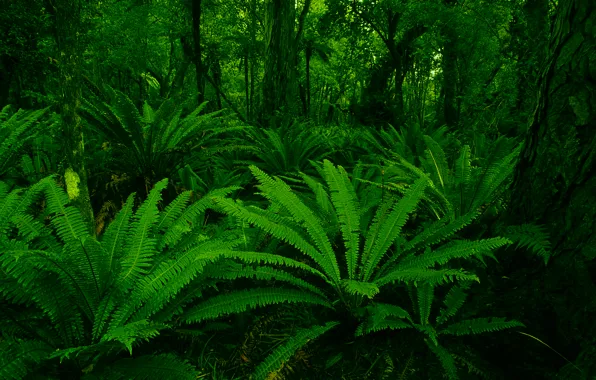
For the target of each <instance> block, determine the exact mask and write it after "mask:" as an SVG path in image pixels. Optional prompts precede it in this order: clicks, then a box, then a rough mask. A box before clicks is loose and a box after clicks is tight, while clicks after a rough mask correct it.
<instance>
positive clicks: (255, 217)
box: [184, 161, 520, 378]
mask: <svg viewBox="0 0 596 380" xmlns="http://www.w3.org/2000/svg"><path fill="white" fill-rule="evenodd" d="M251 170H252V172H253V174H254V175H255V177H256V178H257V179H258V181H259V184H260V185H259V189H260V192H261V195H262V196H264V197H265V198H266V199H267V200H268V201H269V202H270V206H269V207H268V208H266V209H262V208H259V207H256V206H245V205H243V204H241V203H239V202H235V201H233V200H230V199H227V198H223V197H215V198H214V200H215V202H216V204H217V208H218V209H220V210H222V211H224V212H225V213H227V214H228V215H230V216H232V217H235V218H237V219H239V220H242V221H245V222H247V223H250V224H252V225H254V226H256V227H257V228H258V229H259V230H262V231H265V232H266V233H268V234H270V235H271V236H272V237H273V238H275V239H277V240H278V241H281V242H284V243H286V244H288V245H290V246H292V247H293V248H295V250H296V251H298V252H299V253H300V254H301V255H302V258H297V259H291V258H289V257H287V255H286V256H282V255H279V254H274V253H264V252H255V251H242V252H237V253H235V254H234V255H235V258H236V259H237V261H238V262H239V265H238V267H236V268H229V271H228V274H226V276H227V277H229V278H236V277H254V278H257V279H274V280H276V281H278V282H279V283H280V284H286V285H287V286H285V287H284V286H278V287H276V288H271V289H253V290H243V291H235V292H231V293H229V294H225V295H220V296H216V297H214V298H212V299H210V300H209V301H208V302H207V303H206V305H205V306H203V307H200V308H197V309H194V310H191V311H190V312H188V313H187V314H186V315H185V316H184V317H185V318H186V319H187V320H189V321H199V320H204V319H207V318H214V317H217V316H219V315H221V314H222V313H232V312H239V311H241V310H245V309H247V308H250V307H254V306H258V305H267V304H271V303H280V302H284V301H286V302H287V301H292V302H306V303H310V304H315V305H321V306H324V307H326V308H328V309H330V310H332V314H333V313H338V312H339V313H348V314H351V315H353V316H354V317H356V318H358V319H359V320H360V321H361V325H360V327H359V328H358V330H356V331H355V333H356V335H361V334H365V333H369V332H374V331H378V330H382V329H396V328H405V327H413V328H416V329H418V330H419V331H421V332H422V333H423V334H424V335H425V336H427V337H429V338H430V342H431V343H432V344H431V346H430V347H431V349H432V350H433V352H435V353H437V356H438V357H439V358H440V359H441V362H442V363H443V365H444V367H445V368H446V370H447V369H448V370H449V371H450V374H451V377H452V378H455V372H454V370H453V366H448V365H447V364H448V363H446V362H445V361H446V360H449V359H448V358H449V354H448V353H447V351H445V350H444V349H443V348H441V346H440V345H439V339H438V335H439V333H445V334H448V333H451V332H453V333H454V334H456V335H457V334H463V332H465V331H468V332H469V333H478V332H483V331H492V330H499V329H502V328H508V327H514V326H519V325H520V324H519V323H517V322H505V321H503V320H500V319H496V320H488V319H487V320H468V321H462V322H460V325H458V324H455V325H453V326H451V325H450V326H449V327H446V328H442V330H439V327H440V325H441V324H442V323H444V322H445V321H446V319H447V317H451V316H453V315H454V314H455V312H456V311H457V309H458V308H459V307H460V306H461V305H460V303H459V301H457V302H455V301H454V302H451V301H450V303H449V305H448V307H447V309H448V311H446V312H444V313H447V314H444V313H443V314H441V315H442V317H441V318H440V320H439V321H438V322H437V326H436V327H433V326H432V325H430V324H429V315H430V312H431V304H432V294H433V289H435V288H437V287H439V286H441V285H444V284H447V283H452V282H456V281H463V282H469V281H476V280H478V278H477V277H476V276H475V275H474V274H473V273H470V272H467V271H465V270H464V269H462V268H461V267H458V266H457V265H451V263H452V262H453V261H454V260H456V259H459V260H462V259H469V258H473V257H482V256H483V255H487V254H490V252H491V251H493V250H494V249H496V248H499V247H502V246H505V245H507V244H508V243H509V241H508V240H507V239H504V238H491V239H483V240H476V241H466V240H452V241H450V242H447V243H445V241H446V240H448V239H453V238H454V237H456V235H455V234H456V233H457V232H458V231H459V230H461V229H462V228H463V227H464V226H466V225H467V224H469V223H470V222H471V220H473V219H474V218H475V217H476V215H477V213H472V214H464V215H462V216H460V217H457V218H454V219H448V218H444V219H441V220H439V221H438V222H436V223H434V224H431V225H430V226H428V227H427V228H425V229H424V230H423V231H422V232H421V233H419V234H418V235H416V236H414V237H413V238H411V239H407V238H406V237H405V235H404V233H403V232H404V226H405V224H406V222H407V220H408V218H409V215H410V214H411V213H412V212H413V211H415V210H416V208H417V205H418V204H419V202H420V200H421V199H422V198H423V197H424V195H425V190H426V189H427V188H428V187H429V182H430V181H429V179H428V177H426V176H423V177H421V178H419V179H418V180H417V181H416V182H415V183H414V184H413V185H412V186H411V187H410V188H409V189H408V190H407V191H406V192H405V193H404V195H403V197H401V198H394V197H387V198H386V199H384V200H383V201H381V202H380V203H378V204H376V205H375V204H372V205H371V204H366V203H364V204H363V203H361V202H360V200H359V199H358V197H357V195H356V192H355V191H354V185H353V183H352V181H351V180H350V178H349V176H348V173H347V172H346V171H345V170H344V169H343V168H342V167H341V166H338V167H336V166H334V165H333V164H332V163H331V162H329V161H325V162H324V165H323V178H324V180H323V182H322V183H320V182H317V181H316V180H314V179H312V178H310V177H308V176H306V175H303V177H304V180H305V181H306V182H307V183H309V185H310V186H311V187H312V189H313V190H314V194H313V195H314V203H310V205H307V204H306V203H305V202H304V201H303V200H302V199H301V197H299V196H298V195H297V194H296V193H295V192H294V191H293V190H292V189H291V188H290V187H289V186H288V185H287V184H286V183H285V182H283V181H282V180H281V179H279V178H272V177H270V176H268V175H267V174H265V173H264V172H263V171H261V170H260V169H258V168H256V167H254V166H253V167H251ZM336 236H340V237H341V242H339V243H338V242H336ZM253 264H259V265H258V266H254V265H253ZM295 270H299V272H298V273H302V275H300V276H298V275H296V273H295ZM392 284H404V285H408V286H413V287H414V288H415V289H417V291H418V293H419V298H418V299H419V303H418V309H419V310H420V313H419V314H420V320H419V322H414V319H413V318H412V317H411V316H410V315H409V314H408V313H407V312H405V310H404V309H402V308H401V307H400V306H399V305H390V304H380V303H376V302H375V297H377V295H379V294H380V293H383V294H385V293H387V292H389V293H390V292H392V291H394V290H395V289H396V288H395V286H393V285H392ZM321 285H323V286H321ZM397 289H399V287H398V288H397ZM342 310H343V312H342ZM366 313H368V314H369V317H363V316H364V315H366ZM336 315H337V314H336ZM338 318H339V317H338ZM339 319H341V318H339ZM336 325H337V321H327V322H326V324H325V325H324V326H315V327H311V328H309V329H307V330H305V331H303V332H300V333H299V334H298V335H297V336H296V337H295V338H292V339H291V340H289V341H288V342H287V343H286V345H285V346H283V347H280V348H278V349H277V350H276V351H275V352H274V353H273V354H272V356H271V357H269V358H267V359H266V360H265V361H264V362H263V363H262V364H261V365H260V366H259V367H257V370H256V373H257V378H265V376H266V375H267V373H268V372H269V371H272V370H273V369H274V368H276V366H279V364H280V363H281V361H283V360H285V359H287V358H288V357H289V356H290V355H291V354H292V353H293V351H294V350H295V349H296V348H297V347H300V346H301V344H302V343H300V342H304V339H305V338H306V337H308V338H309V339H314V338H315V337H317V336H319V335H320V334H323V333H324V332H326V331H328V330H329V329H332V328H333V327H334V326H336ZM468 325H469V326H471V327H470V328H469V329H468V330H466V329H465V328H464V327H463V326H468ZM459 326H462V327H461V328H460V327H459ZM451 361H453V358H451Z"/></svg>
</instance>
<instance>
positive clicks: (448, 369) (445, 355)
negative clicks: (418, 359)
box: [424, 339, 459, 380]
mask: <svg viewBox="0 0 596 380" xmlns="http://www.w3.org/2000/svg"><path fill="white" fill-rule="evenodd" d="M424 341H425V342H426V345H427V347H428V348H429V349H430V350H431V351H432V353H433V354H435V355H436V357H437V358H438V359H439V362H440V363H441V366H443V370H444V371H445V374H446V375H447V377H448V378H449V379H450V380H457V379H459V376H458V374H457V366H456V365H455V359H454V358H453V356H452V355H451V354H450V353H449V352H448V351H447V350H446V349H445V348H444V347H443V346H441V345H438V344H435V343H434V342H429V341H428V340H427V339H425V340H424Z"/></svg>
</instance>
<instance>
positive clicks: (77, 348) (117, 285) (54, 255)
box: [0, 178, 241, 379]
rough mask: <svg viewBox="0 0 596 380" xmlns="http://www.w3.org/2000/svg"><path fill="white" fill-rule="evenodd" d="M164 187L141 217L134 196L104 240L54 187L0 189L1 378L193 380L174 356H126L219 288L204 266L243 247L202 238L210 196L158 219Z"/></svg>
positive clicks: (177, 203)
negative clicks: (33, 375) (91, 231)
mask: <svg viewBox="0 0 596 380" xmlns="http://www.w3.org/2000/svg"><path fill="white" fill-rule="evenodd" d="M166 185H167V180H162V181H160V182H158V183H157V184H156V186H155V187H154V188H153V189H152V190H151V192H150V193H149V195H148V197H147V199H146V200H145V201H144V202H143V203H142V204H141V205H140V207H138V209H137V210H136V211H135V210H134V195H131V196H130V197H129V198H128V200H127V201H126V203H125V204H124V205H123V207H122V210H121V211H120V212H119V213H118V214H117V216H116V218H115V220H114V221H113V222H112V223H111V224H110V225H109V227H108V228H107V231H106V232H105V234H104V235H103V236H102V238H101V239H100V240H97V239H95V238H94V237H92V236H90V235H89V234H88V232H87V231H86V228H85V226H84V223H83V221H82V218H81V215H80V213H79V211H78V209H76V208H75V207H73V206H70V205H69V203H68V197H67V195H66V194H65V192H64V190H63V189H62V188H60V187H59V186H58V185H57V184H56V183H55V182H54V180H53V179H52V178H46V179H44V180H42V181H41V182H39V183H37V184H36V185H34V186H32V187H31V188H29V189H28V190H27V191H21V190H12V191H9V189H8V186H7V185H5V184H0V212H1V214H2V215H4V216H6V217H3V218H0V303H1V304H2V307H0V324H1V325H2V330H1V331H2V338H1V342H0V345H1V346H2V348H3V349H2V350H1V351H0V378H2V379H21V378H23V377H24V376H25V375H26V374H27V373H29V372H35V371H36V370H38V371H40V373H44V374H46V375H47V376H48V377H47V378H53V377H62V378H64V376H67V377H68V376H70V378H78V377H79V376H83V375H85V374H87V375H86V376H83V377H84V378H85V377H88V378H90V379H91V378H93V379H95V378H98V376H99V377H100V378H103V377H109V378H118V379H130V378H143V379H167V378H172V379H194V378H195V377H196V375H197V372H196V370H195V369H194V368H193V367H192V366H190V365H188V364H186V363H185V362H184V361H182V360H181V359H178V358H177V357H176V356H174V355H172V354H161V353H159V352H155V353H154V354H153V355H141V356H133V357H130V358H126V355H123V353H124V352H126V351H128V352H129V353H132V350H133V348H134V347H136V346H137V345H139V344H141V343H142V342H143V341H148V340H150V339H152V338H154V337H156V336H158V335H159V334H160V332H161V331H162V330H164V329H168V328H170V326H171V325H172V323H173V319H174V318H175V317H176V316H177V315H179V314H180V312H181V308H182V307H183V306H185V305H187V304H188V303H190V302H193V301H194V300H196V299H200V297H201V294H202V292H203V291H204V290H205V289H207V288H209V287H210V286H211V285H212V284H214V283H215V282H217V279H214V280H210V279H209V276H208V275H207V271H206V270H205V268H206V267H207V266H209V265H216V263H217V262H218V259H219V258H221V257H223V256H225V254H226V253H227V252H230V251H231V249H232V248H233V247H234V246H236V245H238V244H239V243H240V242H241V240H240V239H239V238H238V236H236V235H235V234H234V233H233V232H230V233H227V234H224V235H222V236H220V237H218V238H209V237H208V236H205V235H204V234H202V233H201V226H202V213H203V212H204V210H205V209H206V207H207V204H208V203H209V198H203V199H201V200H199V201H197V202H195V203H193V204H192V205H189V199H190V195H191V194H190V192H184V193H182V194H180V195H179V196H178V197H177V198H176V199H175V200H174V201H172V202H171V203H170V204H169V205H168V206H167V207H165V208H164V209H163V210H160V208H159V206H158V205H159V202H160V199H161V192H162V191H163V189H164V188H165V187H166ZM233 190H234V189H233V188H228V189H222V190H218V191H216V192H214V193H213V194H211V195H210V196H224V195H226V194H228V193H230V192H231V191H233ZM40 201H43V203H44V204H45V208H44V209H43V212H42V213H41V214H40V215H39V216H38V217H34V216H33V215H32V214H31V212H34V211H35V210H36V209H38V207H39V202H40ZM33 206H37V207H33ZM48 224H49V225H50V226H51V227H50V226H48ZM225 311H227V309H226V310H225ZM58 361H60V362H63V364H62V365H60V366H56V364H57V363H58ZM81 371H82V372H81Z"/></svg>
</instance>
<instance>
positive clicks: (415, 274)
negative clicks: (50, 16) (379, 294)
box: [374, 269, 479, 287]
mask: <svg viewBox="0 0 596 380" xmlns="http://www.w3.org/2000/svg"><path fill="white" fill-rule="evenodd" d="M396 281H397V282H405V283H410V282H413V283H416V282H421V281H423V282H427V283H429V284H431V285H434V286H436V285H441V284H443V283H445V282H453V281H479V280H478V277H476V275H473V274H469V273H467V272H466V271H463V270H461V269H441V270H431V269H406V270H399V269H396V270H393V271H391V272H389V273H388V274H387V275H385V276H383V277H381V278H379V279H377V280H375V281H374V283H375V284H377V286H379V287H381V286H385V285H387V284H389V283H393V282H396Z"/></svg>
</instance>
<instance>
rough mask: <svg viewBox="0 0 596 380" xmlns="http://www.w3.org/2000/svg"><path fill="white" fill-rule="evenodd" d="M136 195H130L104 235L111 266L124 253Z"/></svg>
mask: <svg viewBox="0 0 596 380" xmlns="http://www.w3.org/2000/svg"><path fill="white" fill-rule="evenodd" d="M134 197H135V194H134V193H133V194H131V195H130V196H129V197H128V199H127V200H126V203H124V206H122V209H121V210H120V211H119V212H118V214H117V215H116V218H115V219H114V220H113V221H112V222H111V223H110V224H109V225H108V228H107V230H106V232H105V233H104V235H103V237H102V240H101V242H102V246H103V247H104V249H105V250H106V255H107V256H108V257H109V261H110V267H111V263H112V260H114V259H119V258H120V257H121V256H122V254H123V248H124V243H125V240H126V237H127V236H128V231H129V222H130V218H131V217H132V213H133V205H134Z"/></svg>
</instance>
